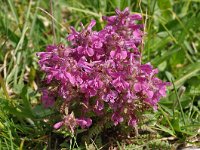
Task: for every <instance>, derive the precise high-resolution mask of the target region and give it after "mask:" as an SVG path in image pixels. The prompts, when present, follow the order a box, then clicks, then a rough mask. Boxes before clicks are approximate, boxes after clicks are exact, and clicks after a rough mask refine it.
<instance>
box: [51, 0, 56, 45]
mask: <svg viewBox="0 0 200 150" xmlns="http://www.w3.org/2000/svg"><path fill="white" fill-rule="evenodd" d="M50 14H51V16H54V15H53V2H52V0H50ZM51 27H52V31H53V44H55V43H56V30H55V24H54V20H53V19H51Z"/></svg>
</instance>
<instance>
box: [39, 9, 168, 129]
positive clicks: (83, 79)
mask: <svg viewBox="0 0 200 150" xmlns="http://www.w3.org/2000/svg"><path fill="white" fill-rule="evenodd" d="M115 13H116V14H115V16H109V17H106V16H104V17H103V20H104V21H106V25H105V27H104V28H103V29H102V30H100V31H93V27H94V26H95V24H96V21H95V20H92V21H91V22H90V24H89V25H88V26H86V27H84V26H83V24H81V28H82V30H81V31H79V32H78V31H76V30H75V29H74V28H73V27H71V33H70V34H69V35H68V37H67V41H68V42H70V44H69V46H65V45H63V44H60V45H49V46H47V48H46V52H39V53H37V56H38V57H39V66H40V68H41V70H42V71H43V72H44V73H45V81H46V83H47V87H46V89H45V90H43V94H42V103H43V104H44V106H45V107H52V106H53V105H54V103H55V101H56V100H58V101H61V102H59V103H58V104H60V103H62V100H64V102H65V103H67V107H69V108H70V109H69V110H70V111H71V112H70V114H65V115H63V120H62V121H60V122H58V123H56V124H55V125H54V128H55V129H59V128H60V127H61V126H64V127H66V128H68V129H70V130H71V131H72V132H73V131H74V128H75V127H77V126H80V127H81V128H87V127H89V126H91V124H92V118H90V117H91V115H89V114H96V115H102V116H103V115H104V114H105V115H106V114H107V113H110V112H111V113H112V117H111V120H112V121H113V122H114V124H115V125H117V124H119V123H121V122H123V121H124V122H126V123H127V124H128V125H130V126H135V125H136V124H137V121H138V120H139V119H138V117H140V116H139V115H138V114H139V113H141V110H146V109H148V108H149V107H146V105H149V106H150V107H152V108H154V109H156V107H157V103H158V101H159V100H160V99H161V98H162V97H164V96H165V95H166V86H168V85H169V84H168V83H166V82H163V81H162V80H160V79H158V78H157V77H156V74H157V73H158V70H157V69H153V66H152V65H151V64H150V63H147V64H141V61H140V60H141V57H142V55H141V53H140V49H141V46H140V45H141V44H142V39H143V36H144V32H143V30H142V29H143V25H142V24H138V20H142V16H141V15H140V14H130V11H129V9H128V8H126V9H124V10H123V11H120V10H119V9H116V11H115ZM48 89H49V90H48ZM56 97H58V98H57V99H55V98H56ZM138 101H139V103H138ZM74 105H77V106H80V107H79V109H78V110H76V109H75V110H74V109H73V108H74ZM57 109H59V108H57ZM73 111H74V112H76V111H78V112H76V113H74V114H76V116H74V114H73ZM80 114H81V115H80Z"/></svg>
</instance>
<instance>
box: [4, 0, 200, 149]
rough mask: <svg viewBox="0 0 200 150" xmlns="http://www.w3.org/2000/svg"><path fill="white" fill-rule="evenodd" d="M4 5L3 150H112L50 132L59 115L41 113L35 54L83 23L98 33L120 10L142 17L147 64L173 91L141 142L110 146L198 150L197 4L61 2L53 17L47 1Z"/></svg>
mask: <svg viewBox="0 0 200 150" xmlns="http://www.w3.org/2000/svg"><path fill="white" fill-rule="evenodd" d="M0 4H1V5H0V12H1V13H0V73H1V74H0V85H1V88H0V149H2V150H4V149H13V150H15V149H19V150H22V149H61V147H62V148H63V149H64V148H66V149H75V148H76V149H86V148H87V149H104V148H105V147H106V146H108V145H109V144H110V143H105V141H103V139H102V138H101V137H100V136H98V135H95V136H93V137H92V138H91V139H89V140H88V141H87V142H86V143H84V142H80V143H79V142H78V141H79V140H76V138H78V139H80V136H81V134H78V135H76V136H75V137H74V138H72V139H69V138H68V136H67V135H65V136H64V135H63V134H60V133H58V132H56V131H55V130H53V128H52V125H53V123H55V122H53V120H54V119H55V118H56V114H55V112H54V111H53V110H50V109H43V107H42V106H41V103H40V92H39V91H40V88H41V87H42V83H41V82H40V81H41V78H42V76H43V74H42V73H41V72H40V71H39V68H38V64H37V58H36V55H35V54H36V52H38V51H43V50H44V49H45V46H46V45H48V44H52V43H53V42H54V41H55V42H56V43H60V42H65V37H66V36H67V33H68V32H69V26H75V28H76V29H79V24H80V22H83V24H88V23H89V21H90V20H91V19H96V20H97V25H96V26H95V29H97V30H100V29H101V28H102V27H103V26H104V24H103V22H102V19H101V17H102V16H103V15H112V14H114V10H115V8H117V7H118V8H120V9H124V8H125V7H129V8H130V10H131V11H132V12H139V13H142V14H143V17H144V19H143V22H144V23H145V31H146V33H147V34H146V36H145V42H144V43H145V44H144V49H143V50H142V53H143V62H144V63H145V62H151V63H152V64H153V65H154V67H158V69H159V70H160V73H159V77H160V78H161V79H163V80H168V81H171V82H172V83H173V84H172V86H171V87H170V88H169V90H168V96H167V97H166V98H163V99H162V100H161V101H160V103H159V107H158V111H157V112H154V113H147V114H145V115H146V119H144V122H143V123H142V124H141V125H139V133H140V135H139V136H137V137H131V138H130V139H129V140H130V141H131V142H130V144H129V145H125V143H127V142H125V141H123V140H121V141H116V140H117V139H114V140H113V141H115V142H116V143H118V144H116V145H118V147H119V148H121V149H130V150H132V149H145V148H146V149H159V148H161V149H164V148H166V149H169V148H171V149H172V148H177V147H178V146H181V145H183V146H187V145H189V144H191V145H193V146H200V145H199V143H200V142H199V141H197V139H198V138H199V135H200V133H199V130H200V1H199V0H174V1H173V0H165V2H163V0H141V1H140V0H135V1H132V0H73V1H72V0H58V1H54V2H53V4H52V10H53V13H52V14H53V16H52V15H51V11H50V10H51V9H50V2H49V1H47V0H32V1H31V0H30V1H27V0H22V1H17V0H0ZM52 22H54V29H55V33H54V32H53V29H52V26H51V25H52ZM65 43H66V42H65ZM94 129H95V128H94ZM99 130H100V129H99ZM144 132H145V133H144ZM96 134H98V132H97V133H96ZM111 138H114V137H111ZM124 139H125V138H124ZM76 141H77V143H76ZM147 141H148V142H147Z"/></svg>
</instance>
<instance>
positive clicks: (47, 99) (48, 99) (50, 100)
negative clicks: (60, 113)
mask: <svg viewBox="0 0 200 150" xmlns="http://www.w3.org/2000/svg"><path fill="white" fill-rule="evenodd" d="M41 99H42V104H43V105H44V107H46V108H47V107H52V106H53V105H54V102H55V97H54V95H53V93H49V91H48V90H42V97H41Z"/></svg>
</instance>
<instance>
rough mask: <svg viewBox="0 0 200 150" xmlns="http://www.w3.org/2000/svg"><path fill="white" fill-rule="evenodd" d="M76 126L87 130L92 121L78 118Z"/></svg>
mask: <svg viewBox="0 0 200 150" xmlns="http://www.w3.org/2000/svg"><path fill="white" fill-rule="evenodd" d="M76 121H77V123H78V125H80V126H81V128H86V127H87V128H88V127H90V126H91V124H92V119H90V118H79V119H76Z"/></svg>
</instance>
